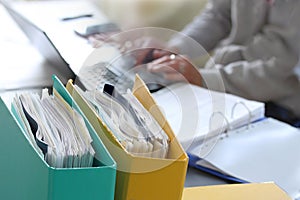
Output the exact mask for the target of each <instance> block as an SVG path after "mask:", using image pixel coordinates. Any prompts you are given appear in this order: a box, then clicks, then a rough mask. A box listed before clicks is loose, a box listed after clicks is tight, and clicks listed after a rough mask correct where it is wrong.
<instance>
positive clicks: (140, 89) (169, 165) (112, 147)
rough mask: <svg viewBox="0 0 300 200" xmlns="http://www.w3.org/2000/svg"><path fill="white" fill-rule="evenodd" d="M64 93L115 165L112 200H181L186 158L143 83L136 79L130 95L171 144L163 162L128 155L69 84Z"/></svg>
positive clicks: (161, 160)
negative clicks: (69, 96)
mask: <svg viewBox="0 0 300 200" xmlns="http://www.w3.org/2000/svg"><path fill="white" fill-rule="evenodd" d="M67 90H68V91H69V93H70V94H71V95H72V96H73V98H74V100H75V101H76V102H77V104H78V105H79V107H80V108H81V110H82V111H83V112H84V114H85V115H86V117H87V118H88V120H89V121H90V122H91V124H92V125H93V127H94V129H95V130H96V132H97V133H98V135H99V137H100V138H101V140H102V141H103V143H104V144H105V146H106V147H107V149H108V150H109V152H110V153H111V155H112V156H113V158H114V159H115V160H116V162H117V165H118V170H117V181H116V198H115V199H128V200H129V199H143V200H147V199H149V200H152V199H157V200H159V199H174V200H175V199H181V196H182V191H183V187H184V181H185V176H186V170H187V164H188V157H187V155H186V154H185V152H184V151H183V149H182V147H181V145H180V144H179V142H178V141H177V139H176V137H175V136H174V134H173V132H172V129H171V128H170V126H169V124H168V122H167V121H166V120H165V118H164V116H163V115H162V113H161V111H160V110H159V108H158V107H157V105H156V103H155V101H154V100H153V98H152V96H151V94H150V92H149V91H148V89H147V88H146V86H145V84H144V83H143V81H142V80H141V79H140V78H139V77H137V78H136V81H135V84H134V88H133V94H134V95H135V97H136V98H137V99H138V100H139V101H140V102H141V104H142V105H143V106H144V107H145V108H146V109H147V110H148V111H149V112H150V113H151V114H152V115H153V117H154V118H155V119H156V121H157V122H158V123H159V125H160V126H161V127H162V128H163V129H164V131H165V132H166V133H167V135H168V137H169V139H170V143H169V152H168V154H167V157H166V158H165V159H159V158H150V157H141V156H137V155H133V154H130V153H128V152H127V151H126V150H125V149H124V148H123V146H122V145H121V144H120V142H119V141H118V140H117V138H116V137H115V136H114V135H113V133H112V132H111V131H110V130H109V129H108V127H107V126H106V124H105V123H104V122H103V121H102V120H101V119H100V118H99V116H97V114H96V112H94V110H93V109H92V108H91V107H90V106H89V104H88V103H87V101H86V100H85V99H84V98H83V97H82V96H81V94H80V93H79V91H78V90H77V88H76V87H74V85H73V84H72V81H69V82H68V84H67Z"/></svg>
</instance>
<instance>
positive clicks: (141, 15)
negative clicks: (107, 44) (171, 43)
mask: <svg viewBox="0 0 300 200" xmlns="http://www.w3.org/2000/svg"><path fill="white" fill-rule="evenodd" d="M11 1H45V0H11ZM60 1H68V0H60ZM82 1H86V0H82ZM89 1H92V2H93V3H94V4H95V6H97V7H98V8H99V9H101V10H102V11H103V12H104V13H105V14H106V15H107V17H108V18H109V19H110V20H111V21H114V22H116V23H117V24H119V26H120V27H122V28H123V29H130V28H138V27H145V26H152V27H163V28H170V29H173V30H181V29H182V28H183V27H184V26H185V25H186V24H187V23H188V22H190V21H191V20H192V19H193V18H194V17H195V16H196V15H197V14H198V13H199V12H200V11H201V10H202V9H203V7H204V6H205V4H206V2H207V0H89Z"/></svg>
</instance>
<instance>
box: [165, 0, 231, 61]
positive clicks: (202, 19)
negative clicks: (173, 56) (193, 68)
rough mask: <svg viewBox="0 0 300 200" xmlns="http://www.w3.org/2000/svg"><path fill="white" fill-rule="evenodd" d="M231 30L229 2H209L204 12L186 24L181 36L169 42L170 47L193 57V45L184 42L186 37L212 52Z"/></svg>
mask: <svg viewBox="0 0 300 200" xmlns="http://www.w3.org/2000/svg"><path fill="white" fill-rule="evenodd" d="M230 30H231V0H210V1H209V2H208V4H207V6H206V8H205V9H204V11H203V12H202V13H201V14H200V15H198V16H197V17H196V18H195V19H194V20H193V21H192V22H191V23H190V24H188V25H187V26H186V27H185V28H184V29H183V31H182V32H181V34H182V35H180V36H176V37H175V38H173V39H172V40H171V41H170V44H169V45H170V46H173V47H176V48H177V49H179V51H180V53H181V54H185V55H188V56H189V57H191V58H192V57H193V55H191V54H193V49H192V48H191V46H193V44H186V43H187V42H188V43H189V41H188V40H185V39H184V37H185V36H188V37H190V38H192V39H193V40H195V41H196V42H198V43H199V44H200V45H202V46H203V48H204V49H205V50H206V51H210V50H212V49H213V48H214V47H215V46H216V45H217V44H218V43H219V42H220V41H221V40H222V39H224V38H225V37H226V36H228V34H229V33H230Z"/></svg>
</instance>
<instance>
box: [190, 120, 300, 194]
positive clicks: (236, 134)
mask: <svg viewBox="0 0 300 200" xmlns="http://www.w3.org/2000/svg"><path fill="white" fill-rule="evenodd" d="M299 146H300V130H299V129H297V128H295V127H292V126H290V125H288V124H285V123H283V122H280V121H277V120H275V119H272V118H266V119H264V120H261V121H258V122H256V123H252V124H250V125H249V126H244V127H241V128H239V129H236V130H232V131H229V132H227V133H226V134H222V135H220V137H219V138H218V141H217V144H216V145H215V147H214V148H213V149H212V150H211V151H210V153H209V154H208V155H207V156H205V157H202V158H201V157H199V147H195V148H193V149H191V150H190V151H189V154H190V155H191V159H190V165H191V166H193V167H195V168H198V169H201V170H203V169H204V170H206V171H207V172H209V173H212V174H214V175H217V176H220V177H222V178H225V179H231V180H234V181H238V182H266V181H272V182H275V183H276V184H277V185H278V186H279V187H281V188H282V189H283V190H285V191H286V192H287V194H289V195H290V196H291V197H292V198H293V199H297V198H299V197H300V192H299V191H300V187H299V186H300V172H299V169H300V155H299V153H298V149H299Z"/></svg>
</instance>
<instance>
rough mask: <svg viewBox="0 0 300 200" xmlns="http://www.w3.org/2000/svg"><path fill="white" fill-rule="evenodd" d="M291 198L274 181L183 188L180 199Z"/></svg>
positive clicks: (266, 199) (271, 199)
mask: <svg viewBox="0 0 300 200" xmlns="http://www.w3.org/2000/svg"><path fill="white" fill-rule="evenodd" d="M196 199H209V200H223V199H230V200H241V199H243V200H254V199H255V200H291V198H290V197H289V196H288V195H287V194H286V193H285V192H284V191H283V190H282V189H280V188H279V187H278V186H277V185H275V184H274V183H252V184H232V185H217V186H205V187H191V188H185V189H184V192H183V197H182V200H196Z"/></svg>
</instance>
